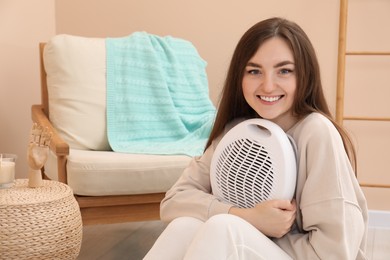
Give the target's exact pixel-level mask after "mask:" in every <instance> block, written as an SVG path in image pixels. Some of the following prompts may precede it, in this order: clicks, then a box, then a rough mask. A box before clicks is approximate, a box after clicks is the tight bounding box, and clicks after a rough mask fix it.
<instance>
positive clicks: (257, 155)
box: [215, 139, 275, 208]
mask: <svg viewBox="0 0 390 260" xmlns="http://www.w3.org/2000/svg"><path fill="white" fill-rule="evenodd" d="M215 174H216V175H215V178H216V184H217V186H218V188H219V189H220V192H221V193H222V195H223V197H224V198H225V200H227V201H229V202H230V203H232V204H234V205H237V206H239V207H242V208H246V207H253V206H254V205H256V204H257V203H259V202H262V201H264V200H267V199H268V198H269V197H270V196H271V194H272V187H273V186H274V181H275V179H274V162H273V160H272V158H271V156H270V154H269V152H267V150H266V149H265V147H264V146H262V145H261V144H259V143H258V142H256V141H255V140H249V139H239V140H236V141H235V142H233V143H231V144H229V145H228V146H226V147H225V149H224V150H223V151H222V152H221V154H220V156H219V159H217V164H216V168H215Z"/></svg>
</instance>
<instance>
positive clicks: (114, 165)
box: [32, 35, 191, 225]
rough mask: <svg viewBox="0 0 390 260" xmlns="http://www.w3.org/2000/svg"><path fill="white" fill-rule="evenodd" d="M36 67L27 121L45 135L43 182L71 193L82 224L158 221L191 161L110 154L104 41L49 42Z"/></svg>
mask: <svg viewBox="0 0 390 260" xmlns="http://www.w3.org/2000/svg"><path fill="white" fill-rule="evenodd" d="M40 66H41V94H42V104H39V105H33V106H32V120H33V121H34V122H36V123H38V124H39V125H41V126H43V127H47V128H48V129H49V131H51V132H52V134H53V136H52V141H51V144H50V155H49V158H48V161H47V163H46V164H45V167H44V168H43V169H42V174H43V176H44V178H47V179H52V180H58V181H60V182H63V183H67V184H68V185H69V186H70V187H71V188H72V189H73V191H74V194H75V197H76V199H77V201H78V203H79V206H80V209H81V214H82V219H83V223H84V224H85V225H88V224H102V223H116V222H126V221H145V220H156V219H159V204H160V201H161V199H162V198H163V197H164V194H165V192H166V191H167V190H168V189H169V188H170V187H171V186H172V185H173V184H174V182H175V181H176V180H177V179H178V178H179V176H180V175H181V173H182V171H183V169H184V168H185V167H186V166H187V164H188V163H189V161H190V160H191V157H190V156H186V155H148V154H128V153H118V152H113V151H111V149H110V145H109V142H108V140H107V126H106V96H105V95H106V92H105V88H106V77H105V76H106V70H105V69H106V63H105V41H104V39H103V38H85V37H78V36H70V35H58V36H55V37H54V38H53V39H51V40H50V41H49V42H48V43H47V44H45V43H41V44H40Z"/></svg>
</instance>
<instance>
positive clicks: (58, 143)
mask: <svg viewBox="0 0 390 260" xmlns="http://www.w3.org/2000/svg"><path fill="white" fill-rule="evenodd" d="M31 118H32V120H33V122H35V123H37V124H39V125H41V126H42V127H47V129H48V130H49V131H50V132H51V133H52V137H51V142H50V150H52V151H53V152H54V153H55V154H56V155H57V156H67V155H69V145H68V144H67V143H66V142H65V141H64V140H62V138H61V136H60V135H59V134H58V132H57V131H56V130H55V128H54V127H53V125H52V124H51V122H50V121H49V119H48V118H47V116H46V115H45V113H44V112H43V107H42V105H33V106H32V107H31Z"/></svg>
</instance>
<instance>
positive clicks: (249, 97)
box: [242, 37, 297, 131]
mask: <svg viewBox="0 0 390 260" xmlns="http://www.w3.org/2000/svg"><path fill="white" fill-rule="evenodd" d="M294 62H295V61H294V57H293V53H292V51H291V50H290V48H289V46H288V45H287V44H286V42H285V41H284V40H282V39H281V38H279V37H273V38H270V39H268V40H267V41H265V42H264V43H263V44H262V45H261V46H260V47H259V49H258V50H257V52H256V53H255V55H253V57H252V58H251V59H250V60H249V61H248V63H247V65H246V67H245V72H244V77H243V80H242V89H243V94H244V97H245V100H246V102H247V103H248V104H249V105H250V106H251V107H252V108H253V109H254V110H255V111H256V112H257V114H259V116H261V117H262V118H264V119H268V120H270V121H273V122H274V123H276V124H278V125H279V126H280V127H282V128H283V130H285V131H287V130H288V129H289V128H291V127H292V126H293V125H294V124H295V123H296V122H297V118H296V117H294V116H293V113H292V105H293V102H294V97H295V91H296V88H297V80H296V74H295V63H294Z"/></svg>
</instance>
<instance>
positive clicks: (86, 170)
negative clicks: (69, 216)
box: [45, 149, 191, 196]
mask: <svg viewBox="0 0 390 260" xmlns="http://www.w3.org/2000/svg"><path fill="white" fill-rule="evenodd" d="M190 160H191V157H189V156H185V155H178V156H164V155H142V154H125V153H115V152H104V151H101V152H97V151H85V150H77V149H70V154H69V156H68V161H67V166H66V167H67V174H68V185H69V186H70V187H71V188H72V189H73V191H74V193H75V194H77V195H85V196H104V195H125V194H126V195H127V194H143V193H158V192H166V191H167V190H168V189H169V188H170V187H171V186H172V185H173V184H174V183H175V182H176V181H177V179H178V178H179V177H180V175H181V174H182V172H183V170H184V168H185V167H186V166H187V165H188V164H189V162H190ZM45 173H46V175H47V176H48V177H49V178H50V179H53V180H57V179H58V178H57V168H56V157H55V155H54V154H53V153H51V154H50V156H49V159H48V161H47V163H46V165H45Z"/></svg>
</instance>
